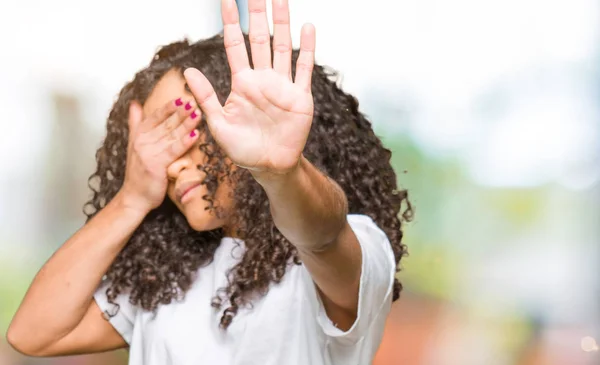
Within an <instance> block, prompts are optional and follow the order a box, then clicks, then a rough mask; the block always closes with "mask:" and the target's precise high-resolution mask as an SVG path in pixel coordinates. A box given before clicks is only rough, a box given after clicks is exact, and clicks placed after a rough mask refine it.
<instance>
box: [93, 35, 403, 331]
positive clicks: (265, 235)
mask: <svg viewBox="0 0 600 365" xmlns="http://www.w3.org/2000/svg"><path fill="white" fill-rule="evenodd" d="M246 49H248V50H249V49H250V45H249V40H248V37H247V36H246ZM297 57H298V50H294V52H293V56H292V59H293V63H292V75H294V74H295V63H296V59H297ZM250 58H251V57H250ZM187 67H195V68H197V69H199V70H200V71H202V72H203V73H204V75H206V77H207V78H208V79H209V81H210V82H211V83H212V85H213V87H214V89H215V91H216V93H217V95H218V98H219V100H220V102H221V103H222V104H224V103H225V101H226V99H227V96H228V95H229V92H230V89H231V73H230V69H229V66H228V61H227V55H226V53H225V48H224V46H223V37H222V36H221V35H217V36H214V37H212V38H209V39H205V40H202V41H199V42H197V43H193V44H191V43H190V42H189V41H188V40H187V39H185V40H183V41H179V42H175V43H172V44H170V45H167V46H164V47H162V48H160V49H159V50H158V52H157V53H156V55H155V56H154V57H153V59H152V61H151V62H150V64H149V65H148V66H147V67H146V68H144V69H142V70H141V71H139V72H138V73H137V74H136V75H135V77H134V79H133V80H132V81H131V82H129V83H127V84H126V85H125V86H124V87H123V89H122V90H121V92H120V94H119V96H118V99H117V101H116V102H115V103H114V105H113V108H112V110H111V111H110V114H109V117H108V121H107V124H106V137H105V139H104V141H103V143H102V145H101V147H100V148H99V149H98V151H97V152H96V162H97V169H96V171H95V172H94V173H93V174H92V175H91V176H90V178H89V180H88V185H89V187H90V189H92V191H93V196H92V198H91V199H90V200H89V201H88V202H87V203H86V204H85V206H84V213H85V214H86V216H87V221H89V220H90V219H91V218H92V217H93V216H94V215H95V214H97V213H98V212H99V211H100V210H101V209H102V208H103V207H104V206H105V205H106V204H107V203H108V202H109V201H110V200H111V199H112V198H113V197H114V196H115V195H116V194H117V192H118V191H119V189H120V188H121V186H122V184H123V180H124V177H125V163H126V156H127V143H128V141H127V140H128V132H129V130H128V123H127V119H128V110H129V108H128V107H129V104H130V103H131V102H132V101H134V100H137V101H138V102H140V103H142V104H143V103H145V101H146V99H147V98H148V95H149V94H150V93H151V91H152V90H153V88H154V86H155V85H156V84H157V82H158V81H159V80H160V79H161V78H162V76H163V75H165V73H167V72H168V71H169V70H172V69H176V70H179V71H180V72H182V73H183V71H184V70H185V69H186V68H187ZM312 94H313V97H314V117H313V123H312V127H311V131H310V134H309V137H308V141H307V143H306V146H305V148H304V152H303V153H304V155H305V156H306V158H307V159H308V160H309V161H311V163H312V164H314V165H315V166H316V167H318V168H319V169H320V170H321V171H322V172H323V173H325V174H326V175H327V176H329V177H330V178H332V179H333V180H335V181H336V182H337V183H338V184H339V185H340V186H341V187H342V189H343V190H344V192H345V193H346V196H347V199H348V207H349V212H350V213H356V214H365V215H368V216H370V217H371V218H372V219H373V220H374V221H375V222H376V223H377V225H378V226H379V227H380V228H381V229H382V230H383V231H384V232H385V233H386V234H387V237H388V238H389V240H390V242H391V245H392V249H393V252H394V256H395V259H396V263H399V262H400V259H401V258H402V257H403V256H404V255H405V254H406V246H405V245H404V244H402V242H401V241H402V229H401V221H403V220H406V221H408V220H410V219H411V217H412V208H411V206H410V202H409V201H408V195H407V192H406V190H400V189H398V188H397V185H396V175H395V173H394V170H393V169H392V166H391V165H390V157H391V152H390V150H388V149H386V148H385V147H384V146H383V145H382V143H381V141H380V140H379V138H378V137H377V136H376V135H375V133H374V132H373V129H372V126H371V123H370V122H369V121H368V120H367V119H366V118H365V116H364V115H363V114H362V113H361V112H360V111H359V109H358V101H357V100H356V98H354V97H353V96H351V95H349V94H346V93H345V92H344V91H342V90H341V89H340V87H339V85H338V84H337V74H336V73H335V72H333V71H331V70H328V69H326V68H324V67H322V66H319V65H315V67H314V71H313V76H312ZM199 129H200V132H201V133H204V134H205V136H206V140H205V142H204V143H202V144H201V145H200V146H199V148H200V149H201V150H202V151H203V152H204V153H205V154H206V159H205V162H204V163H203V164H201V165H199V166H198V168H199V169H200V170H202V171H204V172H205V173H206V178H205V180H204V181H203V184H205V185H206V186H207V189H208V194H207V195H205V196H204V197H203V198H204V199H205V200H207V201H208V202H209V209H211V210H213V211H214V212H215V213H216V214H218V215H222V214H223V210H222V208H221V207H219V206H218V201H216V200H215V198H214V197H215V192H216V190H217V187H218V186H219V184H220V183H222V182H223V181H225V179H230V181H234V182H235V183H234V184H233V192H232V197H233V201H234V203H233V212H232V213H230V214H231V216H230V218H231V219H232V221H234V222H235V224H234V225H233V226H234V227H236V232H235V233H236V235H237V236H238V237H240V238H241V239H243V241H244V245H245V247H246V250H245V252H244V254H243V257H242V259H241V261H240V262H239V263H238V264H237V265H235V266H234V267H232V268H231V269H230V270H229V272H228V273H227V282H228V285H227V286H226V287H224V288H221V289H220V290H218V292H217V293H215V297H214V298H213V301H212V305H213V306H214V307H216V308H220V309H223V308H224V310H223V314H222V317H221V321H220V327H222V328H223V329H226V328H227V327H228V326H229V324H230V323H231V321H232V319H233V318H234V317H235V315H236V313H237V312H238V309H239V308H241V307H242V306H246V305H251V303H252V301H253V300H255V299H256V297H257V295H259V296H260V295H265V294H266V293H267V292H268V290H269V286H270V285H271V283H279V282H280V281H281V280H282V278H283V276H284V275H285V273H286V269H287V267H288V266H289V265H294V264H296V265H300V264H301V262H300V260H299V258H298V253H297V250H296V248H295V247H294V246H293V245H292V244H291V243H290V242H289V241H288V240H287V239H286V238H285V237H284V236H283V235H282V234H281V233H280V232H279V231H278V230H277V228H276V227H275V225H274V223H273V219H272V217H271V213H270V210H269V203H268V200H267V196H266V194H265V192H264V190H263V189H262V187H261V186H260V185H259V184H258V183H257V182H256V181H255V180H254V179H253V178H252V176H251V175H250V174H249V173H248V171H247V170H245V169H232V165H231V164H230V163H229V164H228V163H226V162H225V161H226V159H225V157H226V156H225V154H224V153H223V152H222V150H221V149H220V148H219V146H218V145H217V144H216V143H215V141H214V139H213V138H212V136H211V135H210V132H209V130H208V128H207V126H206V123H205V121H203V122H202V123H201V124H200V127H199ZM403 203H405V209H404V210H403V211H402V212H400V210H401V207H402V206H403V205H404V204H403ZM223 236H224V232H223V230H222V229H221V228H219V229H215V230H211V231H205V232H197V231H194V230H193V229H192V228H191V227H190V226H189V224H188V222H187V220H186V218H185V217H184V216H183V214H182V213H181V212H180V211H179V210H178V209H177V208H176V207H175V205H174V204H173V203H172V202H171V201H170V199H165V201H164V202H163V204H162V205H161V206H160V207H158V208H157V209H154V210H153V211H152V212H150V214H148V215H147V217H146V218H145V219H144V220H143V222H142V223H141V225H140V226H139V227H138V228H137V229H136V230H135V232H134V233H133V235H132V237H131V238H130V239H129V242H128V243H127V244H126V246H125V247H124V248H123V250H122V251H121V252H120V254H119V255H118V256H117V258H116V259H115V261H114V262H113V263H112V265H111V266H110V268H109V270H108V272H107V273H106V279H107V280H108V281H109V283H110V284H109V287H108V289H107V292H106V293H107V296H108V300H109V302H111V303H114V301H115V299H116V298H117V296H118V295H119V294H121V293H129V301H130V302H131V303H132V304H133V305H136V306H139V307H141V308H143V309H144V310H148V311H153V310H156V309H157V307H158V306H159V305H161V304H169V303H171V301H173V300H175V299H178V298H180V297H181V296H182V295H184V294H185V292H186V291H187V290H188V289H189V288H190V286H191V285H192V283H193V281H194V280H196V279H197V272H198V269H199V268H200V267H202V266H205V265H208V264H209V263H210V262H211V261H212V259H213V255H214V253H215V250H216V249H217V247H218V246H219V243H220V241H221V238H222V237H223ZM398 270H399V269H398ZM199 279H200V280H201V278H199ZM401 289H402V286H401V284H400V282H399V281H398V280H396V281H395V283H394V289H393V299H394V300H396V299H397V298H398V297H399V293H400V291H401ZM113 315H114V314H113Z"/></svg>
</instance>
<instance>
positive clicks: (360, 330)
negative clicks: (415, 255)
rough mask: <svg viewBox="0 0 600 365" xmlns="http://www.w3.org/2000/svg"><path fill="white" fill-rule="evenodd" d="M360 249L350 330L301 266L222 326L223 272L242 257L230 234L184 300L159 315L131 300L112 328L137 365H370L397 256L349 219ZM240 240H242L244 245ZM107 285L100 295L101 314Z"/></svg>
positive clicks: (371, 228)
mask: <svg viewBox="0 0 600 365" xmlns="http://www.w3.org/2000/svg"><path fill="white" fill-rule="evenodd" d="M348 222H349V224H350V226H351V227H352V230H353V231H354V233H355V234H356V236H357V237H358V240H359V242H360V245H361V249H362V272H361V277H360V290H359V292H360V294H359V303H358V317H357V319H356V321H355V323H354V324H353V326H352V327H351V328H350V329H349V330H348V331H346V332H344V331H341V330H340V329H338V328H336V327H335V325H334V324H333V323H332V322H331V320H330V319H329V318H328V317H327V314H326V313H325V310H324V307H323V304H322V302H321V300H320V297H319V296H318V294H317V291H316V289H315V284H314V282H313V281H312V278H311V276H310V274H309V272H308V271H307V269H306V268H305V267H304V266H303V265H291V266H290V267H289V268H288V270H287V272H286V274H285V275H284V278H283V280H282V281H281V283H279V284H272V285H271V287H270V289H269V292H268V294H267V295H266V296H264V297H263V298H261V299H259V300H257V301H255V302H253V308H252V309H240V310H239V311H238V313H237V315H236V316H235V317H234V318H233V322H232V323H231V325H230V326H229V328H228V329H227V330H226V331H224V330H221V329H220V328H219V321H220V319H221V314H222V310H221V311H218V310H217V309H215V308H213V307H212V306H211V300H212V298H213V297H214V295H215V293H216V292H217V290H218V289H219V288H222V287H224V286H225V285H226V278H225V273H226V272H227V270H228V269H229V268H231V267H232V266H233V265H234V264H235V263H237V262H238V260H239V259H240V258H241V250H243V245H236V243H235V242H234V239H233V238H230V237H225V238H223V240H222V241H221V244H220V246H219V247H218V248H217V250H216V252H215V258H214V260H213V262H212V263H211V264H210V265H208V266H206V267H202V268H200V269H199V275H198V280H196V281H195V282H194V283H193V285H192V287H191V288H190V289H189V291H188V292H187V293H186V295H185V298H184V299H183V300H181V301H174V302H172V303H171V304H168V305H161V306H159V307H158V310H157V312H156V314H154V313H152V312H147V311H144V310H142V309H139V308H137V307H135V306H133V305H132V304H130V303H129V300H128V295H126V294H122V295H120V296H119V297H118V298H117V300H116V302H117V303H119V305H120V309H119V311H118V314H117V315H116V316H114V317H112V318H111V319H110V323H112V325H113V326H114V327H115V328H116V330H117V331H118V332H119V333H120V334H121V335H122V336H123V338H124V339H125V341H127V343H128V344H129V345H130V349H129V364H132V365H142V364H143V365H154V364H156V365H159V364H160V365H170V364H173V365H242V364H243V365H255V364H256V365H367V364H371V362H372V359H373V356H374V355H375V352H376V351H377V348H378V347H379V344H380V342H381V338H382V335H383V329H384V325H385V320H386V317H387V314H388V313H389V311H390V306H391V303H392V287H393V282H394V274H395V263H394V255H393V252H392V249H391V246H390V243H389V240H388V238H387V236H386V235H385V233H384V232H383V231H382V230H381V229H379V228H378V227H377V225H376V224H375V222H373V220H372V219H371V218H370V217H368V216H366V215H357V214H351V215H348ZM238 242H240V241H239V240H238ZM106 287H107V283H103V284H102V285H101V287H100V288H99V289H98V291H97V292H96V294H95V295H94V297H95V299H96V302H97V303H98V305H99V306H100V308H101V309H102V310H103V311H106V310H108V311H109V313H114V310H115V308H114V306H113V305H111V304H109V303H108V302H107V298H106Z"/></svg>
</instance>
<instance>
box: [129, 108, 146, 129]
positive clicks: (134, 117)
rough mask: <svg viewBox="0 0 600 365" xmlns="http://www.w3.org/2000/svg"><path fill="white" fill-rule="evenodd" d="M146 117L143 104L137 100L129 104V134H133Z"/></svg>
mask: <svg viewBox="0 0 600 365" xmlns="http://www.w3.org/2000/svg"><path fill="white" fill-rule="evenodd" d="M143 117H144V111H143V110H142V106H141V105H140V103H139V102H137V101H136V100H134V101H132V102H131V103H130V104H129V136H130V137H131V136H132V135H133V132H134V131H135V130H136V129H137V128H138V126H139V125H140V123H141V122H142V118H143Z"/></svg>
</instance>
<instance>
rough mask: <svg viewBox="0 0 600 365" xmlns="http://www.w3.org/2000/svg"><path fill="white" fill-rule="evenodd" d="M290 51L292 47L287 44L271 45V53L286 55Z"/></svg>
mask: <svg viewBox="0 0 600 365" xmlns="http://www.w3.org/2000/svg"><path fill="white" fill-rule="evenodd" d="M291 50H292V47H291V46H290V45H289V44H287V43H283V42H282V43H276V44H274V45H273V51H274V52H278V53H287V52H290V51H291Z"/></svg>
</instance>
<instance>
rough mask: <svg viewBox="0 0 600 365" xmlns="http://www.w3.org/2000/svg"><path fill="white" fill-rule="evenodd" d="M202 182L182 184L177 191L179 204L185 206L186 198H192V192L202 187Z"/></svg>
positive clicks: (176, 195)
mask: <svg viewBox="0 0 600 365" xmlns="http://www.w3.org/2000/svg"><path fill="white" fill-rule="evenodd" d="M200 184H201V181H188V182H184V183H182V184H180V185H179V186H178V187H177V188H176V189H175V197H176V198H177V201H179V203H181V204H184V203H185V202H186V198H187V197H189V196H190V194H189V193H190V192H191V191H192V190H194V189H195V188H197V187H198V186H200Z"/></svg>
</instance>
